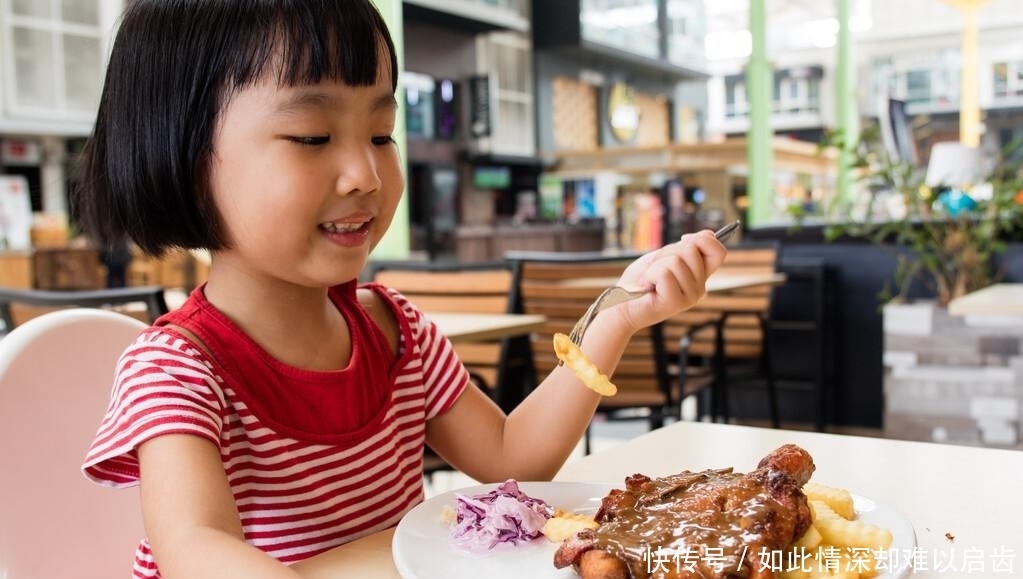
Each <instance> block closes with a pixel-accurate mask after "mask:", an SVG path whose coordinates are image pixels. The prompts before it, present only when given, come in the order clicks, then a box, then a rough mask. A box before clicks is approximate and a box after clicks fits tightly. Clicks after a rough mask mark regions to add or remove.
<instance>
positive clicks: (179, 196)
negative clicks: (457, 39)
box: [72, 0, 398, 255]
mask: <svg viewBox="0 0 1023 579" xmlns="http://www.w3.org/2000/svg"><path fill="white" fill-rule="evenodd" d="M381 46H385V47H386V50H387V54H388V55H389V56H390V63H384V62H379V61H380V60H381V58H380V54H381ZM387 65H389V66H390V70H391V84H392V89H395V90H396V89H397V72H398V62H397V55H396V53H395V50H394V43H393V41H392V40H391V36H390V33H389V32H388V30H387V25H386V24H385V23H384V20H383V18H382V17H381V16H380V14H379V12H377V10H376V8H375V7H374V6H373V5H372V3H371V2H370V0H135V1H134V2H131V3H129V7H128V8H127V10H126V11H125V13H124V16H123V19H122V22H121V26H120V29H119V31H118V33H117V37H116V39H115V41H114V46H113V49H112V51H111V55H110V62H109V66H108V68H107V74H106V80H105V82H104V85H103V93H102V96H101V99H100V105H99V111H98V113H97V117H96V126H95V129H94V131H93V134H92V136H91V137H90V139H89V140H88V141H87V143H86V146H85V149H84V151H83V153H82V159H81V163H80V165H79V166H78V167H77V171H76V175H75V184H74V187H73V191H72V209H73V216H74V218H75V219H76V221H77V222H78V223H79V224H80V225H81V226H82V228H83V230H84V231H85V232H86V233H87V234H88V235H89V236H90V237H91V238H92V239H93V240H94V241H95V242H96V243H97V244H98V245H99V246H101V247H106V246H108V245H111V244H113V243H117V242H120V241H123V240H125V239H130V240H132V241H134V242H135V243H136V244H137V245H138V246H139V247H140V248H141V249H142V250H143V251H144V252H146V253H147V254H150V255H160V254H162V253H163V252H164V251H165V250H167V249H171V248H175V247H178V248H183V249H196V248H206V249H211V250H216V249H223V248H225V247H227V244H228V240H227V239H226V235H225V232H224V231H223V227H222V224H221V219H220V216H219V214H218V213H217V211H216V207H215V206H214V204H213V200H212V198H211V195H210V192H209V188H208V185H207V179H206V175H205V173H206V166H207V163H208V160H209V156H210V153H211V152H212V146H213V145H212V141H213V135H214V131H215V130H216V126H217V119H218V115H219V113H220V110H221V109H222V108H223V106H224V105H225V104H226V103H228V102H229V101H230V98H231V96H232V95H233V94H234V93H235V92H237V91H238V90H241V89H243V88H246V87H247V86H251V85H253V84H255V83H256V82H258V81H260V80H261V79H263V78H274V79H276V81H277V82H278V83H280V84H281V85H282V86H298V85H305V84H315V83H318V82H320V81H323V80H332V81H338V82H343V83H345V84H347V85H349V86H372V85H373V84H374V83H375V82H376V79H377V72H378V69H379V67H381V66H387Z"/></svg>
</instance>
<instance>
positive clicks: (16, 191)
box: [0, 175, 32, 249]
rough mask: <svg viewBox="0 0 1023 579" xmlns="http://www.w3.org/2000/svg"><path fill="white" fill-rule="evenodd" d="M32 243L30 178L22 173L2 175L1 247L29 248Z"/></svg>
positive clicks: (0, 180)
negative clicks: (27, 178)
mask: <svg viewBox="0 0 1023 579" xmlns="http://www.w3.org/2000/svg"><path fill="white" fill-rule="evenodd" d="M31 243H32V201H31V199H30V198H29V195H28V180H26V179H25V178H24V177H22V176H20V175H0V248H4V249H28V248H29V247H31Z"/></svg>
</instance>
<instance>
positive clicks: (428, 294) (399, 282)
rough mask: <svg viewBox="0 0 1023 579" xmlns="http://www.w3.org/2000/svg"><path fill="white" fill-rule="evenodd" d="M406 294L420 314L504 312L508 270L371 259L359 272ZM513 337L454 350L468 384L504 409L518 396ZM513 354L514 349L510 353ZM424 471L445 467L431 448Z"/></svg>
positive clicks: (522, 359)
mask: <svg viewBox="0 0 1023 579" xmlns="http://www.w3.org/2000/svg"><path fill="white" fill-rule="evenodd" d="M365 278H366V279H371V280H373V281H376V282H378V283H381V284H383V285H385V286H387V287H391V288H394V289H396V290H398V291H399V292H401V293H402V294H403V295H404V296H405V297H407V298H408V299H409V300H410V301H412V303H414V304H415V305H416V306H417V307H419V308H420V309H421V310H423V312H425V313H426V314H429V313H430V312H473V313H492V314H504V313H508V312H510V311H511V302H510V294H511V287H512V270H511V266H510V265H509V264H507V263H502V262H498V263H490V262H479V263H472V264H458V263H440V262H398V261H375V262H372V263H370V265H369V267H368V268H367V273H366V275H365ZM518 342H519V343H520V345H518V346H517V345H516V340H515V339H514V338H509V339H505V340H489V341H479V342H465V341H457V342H454V343H453V346H454V348H455V352H456V353H457V354H458V357H459V358H460V359H461V361H462V363H463V364H464V365H465V367H466V369H468V370H469V374H470V376H471V377H472V379H473V382H474V383H475V384H476V385H477V386H479V387H480V388H481V389H482V390H483V391H484V392H486V393H487V395H488V396H490V397H491V399H493V400H494V401H495V402H496V403H497V404H498V405H499V406H501V407H502V408H503V409H504V410H505V411H506V412H508V411H510V410H511V408H512V407H514V406H515V404H517V403H518V401H519V400H521V398H522V396H523V395H524V389H525V388H526V387H527V385H528V383H527V382H525V371H526V368H527V356H528V349H527V348H526V347H525V345H524V344H525V340H519V341H518ZM516 352H518V353H516ZM424 460H425V462H426V465H427V466H426V472H427V474H428V475H429V474H431V473H432V472H434V471H437V470H443V469H446V468H450V467H448V466H447V464H446V463H444V461H443V460H441V459H440V458H439V457H437V456H436V455H433V454H432V452H428V453H427V454H426V457H425V459H424Z"/></svg>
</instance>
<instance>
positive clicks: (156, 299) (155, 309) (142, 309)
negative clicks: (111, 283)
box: [0, 286, 168, 331]
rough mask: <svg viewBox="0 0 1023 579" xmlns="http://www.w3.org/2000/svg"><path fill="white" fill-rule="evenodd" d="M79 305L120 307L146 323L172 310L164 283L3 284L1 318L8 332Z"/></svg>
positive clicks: (80, 306)
mask: <svg viewBox="0 0 1023 579" xmlns="http://www.w3.org/2000/svg"><path fill="white" fill-rule="evenodd" d="M76 307H78V308H82V307H91V308H107V309H116V310H118V311H120V312H121V313H125V314H128V315H130V316H132V317H135V318H138V319H140V320H142V321H146V322H153V321H154V320H156V318H158V317H160V316H162V315H163V314H165V313H167V311H168V307H167V301H166V299H165V297H164V289H163V287H161V286H137V287H123V288H110V289H101V290H84V291H51V290H24V289H13V288H6V287H0V320H2V321H3V323H4V325H5V327H6V329H7V330H8V331H10V330H12V329H13V328H15V327H17V326H18V325H20V324H23V323H25V322H26V321H28V320H30V319H32V318H34V317H36V316H39V315H41V314H45V313H48V312H52V311H54V310H58V309H62V308H76Z"/></svg>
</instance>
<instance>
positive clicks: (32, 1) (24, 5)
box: [11, 0, 52, 18]
mask: <svg viewBox="0 0 1023 579" xmlns="http://www.w3.org/2000/svg"><path fill="white" fill-rule="evenodd" d="M50 8H51V5H50V1H49V0H12V2H11V13H12V14H16V15H18V16H33V17H35V18H50V17H51V16H52V14H51V11H50Z"/></svg>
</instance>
